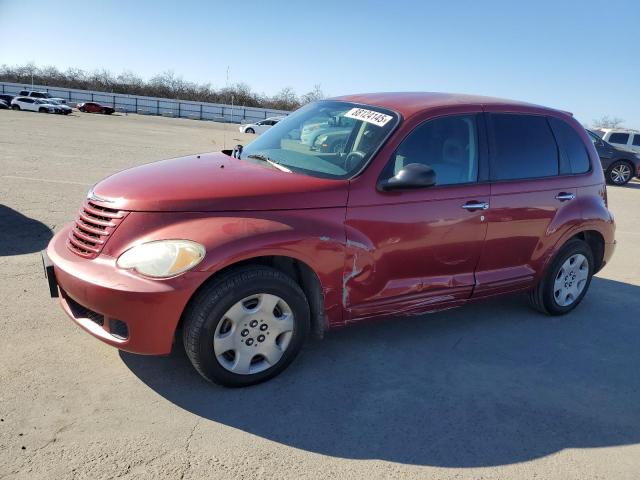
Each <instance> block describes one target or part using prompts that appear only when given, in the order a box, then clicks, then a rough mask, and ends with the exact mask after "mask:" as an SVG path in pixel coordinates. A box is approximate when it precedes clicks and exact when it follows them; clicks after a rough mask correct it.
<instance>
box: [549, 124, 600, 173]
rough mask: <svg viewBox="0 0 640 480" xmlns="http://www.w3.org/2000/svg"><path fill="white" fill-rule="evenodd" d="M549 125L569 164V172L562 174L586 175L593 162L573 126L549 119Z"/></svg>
mask: <svg viewBox="0 0 640 480" xmlns="http://www.w3.org/2000/svg"><path fill="white" fill-rule="evenodd" d="M549 123H550V124H551V128H552V129H553V133H554V135H555V137H556V140H557V141H558V145H559V147H560V152H561V155H563V156H565V157H566V159H567V160H568V163H569V171H568V172H564V171H563V172H562V173H586V172H588V171H589V168H590V165H591V162H590V160H589V154H588V153H587V149H586V147H585V146H584V143H583V142H582V139H581V138H580V135H578V132H576V131H575V130H574V129H573V127H572V126H571V125H569V124H568V123H567V122H565V121H564V120H560V119H558V118H549Z"/></svg>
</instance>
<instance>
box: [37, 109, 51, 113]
mask: <svg viewBox="0 0 640 480" xmlns="http://www.w3.org/2000/svg"><path fill="white" fill-rule="evenodd" d="M38 111H39V112H40V113H49V109H48V108H41V109H40V110H38Z"/></svg>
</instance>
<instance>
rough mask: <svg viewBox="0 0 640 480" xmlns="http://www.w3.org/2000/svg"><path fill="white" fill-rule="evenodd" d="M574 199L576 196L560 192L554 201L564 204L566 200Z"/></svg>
mask: <svg viewBox="0 0 640 480" xmlns="http://www.w3.org/2000/svg"><path fill="white" fill-rule="evenodd" d="M574 198H576V196H575V194H573V193H567V192H560V193H559V194H557V195H556V200H560V201H561V202H566V201H567V200H573V199H574Z"/></svg>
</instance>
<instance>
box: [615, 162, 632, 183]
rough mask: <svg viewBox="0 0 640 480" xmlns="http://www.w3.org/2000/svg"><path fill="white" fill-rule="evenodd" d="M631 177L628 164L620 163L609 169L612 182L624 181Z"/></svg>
mask: <svg viewBox="0 0 640 480" xmlns="http://www.w3.org/2000/svg"><path fill="white" fill-rule="evenodd" d="M630 178H631V169H630V168H629V165H625V164H624V163H623V164H620V165H617V166H615V167H613V169H612V170H611V179H612V180H613V182H614V183H626V182H627V181H629V179H630Z"/></svg>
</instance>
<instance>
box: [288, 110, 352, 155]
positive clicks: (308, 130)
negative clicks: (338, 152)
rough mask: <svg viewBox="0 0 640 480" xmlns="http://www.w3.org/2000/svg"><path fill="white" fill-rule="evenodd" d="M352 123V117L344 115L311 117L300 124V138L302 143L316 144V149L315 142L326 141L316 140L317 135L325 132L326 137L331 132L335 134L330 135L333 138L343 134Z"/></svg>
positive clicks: (348, 130)
mask: <svg viewBox="0 0 640 480" xmlns="http://www.w3.org/2000/svg"><path fill="white" fill-rule="evenodd" d="M354 123H355V121H354V120H353V119H351V118H346V117H339V118H333V117H324V118H313V119H311V120H310V121H309V122H307V123H305V124H304V125H303V126H302V128H301V130H300V140H301V141H302V143H303V144H305V145H309V146H311V147H314V146H316V149H318V148H317V147H318V145H316V144H318V143H319V144H322V143H327V142H326V141H325V142H318V141H317V139H318V137H319V136H321V135H324V134H327V139H328V138H329V135H331V134H332V133H333V134H335V135H331V137H332V138H334V140H335V139H337V136H340V135H342V136H344V134H345V133H348V132H350V131H351V128H352V127H353V124H354ZM336 135H337V136H336ZM334 143H335V142H334Z"/></svg>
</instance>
